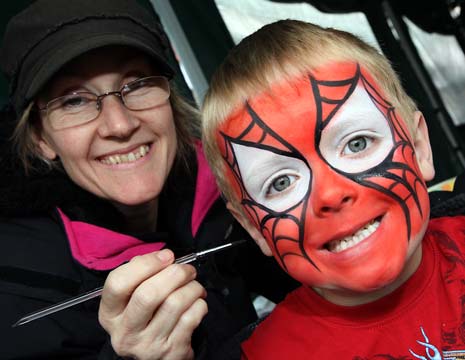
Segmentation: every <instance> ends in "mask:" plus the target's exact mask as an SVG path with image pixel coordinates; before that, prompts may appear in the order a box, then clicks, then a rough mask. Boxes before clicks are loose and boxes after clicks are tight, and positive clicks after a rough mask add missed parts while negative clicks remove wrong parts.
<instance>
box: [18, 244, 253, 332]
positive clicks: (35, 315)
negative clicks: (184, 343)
mask: <svg viewBox="0 0 465 360" xmlns="http://www.w3.org/2000/svg"><path fill="white" fill-rule="evenodd" d="M244 242H245V240H239V241H235V242H230V243H227V244H223V245H220V246H216V247H214V248H211V249H207V250H203V251H199V252H194V253H192V254H188V255H186V256H182V257H180V258H178V259H176V260H175V261H174V263H175V264H189V263H191V262H193V261H196V260H199V259H202V258H204V257H206V256H209V255H212V254H215V253H217V252H219V251H222V250H224V249H228V248H231V247H233V246H236V245H240V244H243V243H244ZM102 291H103V286H102V287H98V288H95V289H94V290H90V291H88V292H85V293H83V294H81V295H78V296H75V297H72V298H70V299H67V300H64V301H61V302H59V303H57V304H54V305H51V306H48V307H46V308H43V309H41V310H37V311H34V312H32V313H30V314H27V315H26V316H23V317H22V318H21V319H19V320H18V321H17V322H15V323H14V324H13V325H12V327H16V326H21V325H24V324H27V323H29V322H31V321H34V320H37V319H40V318H43V317H45V316H48V315H50V314H53V313H56V312H58V311H61V310H64V309H67V308H69V307H71V306H74V305H77V304H80V303H82V302H84V301H87V300H90V299H93V298H96V297H98V296H100V295H102Z"/></svg>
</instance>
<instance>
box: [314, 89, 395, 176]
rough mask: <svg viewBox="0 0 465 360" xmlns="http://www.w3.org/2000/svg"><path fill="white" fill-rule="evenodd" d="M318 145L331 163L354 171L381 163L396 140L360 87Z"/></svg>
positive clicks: (381, 114)
mask: <svg viewBox="0 0 465 360" xmlns="http://www.w3.org/2000/svg"><path fill="white" fill-rule="evenodd" d="M319 146H320V151H321V154H322V156H323V158H324V159H325V160H326V161H327V162H328V163H329V164H330V165H331V166H333V167H334V168H336V169H338V170H341V171H343V172H346V173H352V174H354V173H359V172H362V171H366V170H368V169H371V168H372V167H374V166H376V165H378V164H380V163H381V162H382V161H383V160H384V159H385V158H386V156H388V154H389V152H390V151H391V150H392V148H393V146H394V143H393V136H392V132H391V128H390V126H389V123H388V120H387V119H386V118H385V116H384V114H383V113H381V112H380V111H379V110H378V108H377V107H376V106H375V105H374V103H373V101H372V100H371V98H370V96H369V95H368V93H367V92H366V90H365V89H364V88H363V87H361V86H358V87H357V88H356V89H355V91H354V92H353V93H352V95H351V96H350V98H349V99H348V100H347V102H346V103H345V104H344V105H343V106H342V107H341V109H340V110H339V111H338V112H337V114H336V115H335V116H334V118H333V119H331V120H330V123H329V124H328V126H327V127H326V128H325V129H324V130H323V132H322V134H321V141H320V145H319Z"/></svg>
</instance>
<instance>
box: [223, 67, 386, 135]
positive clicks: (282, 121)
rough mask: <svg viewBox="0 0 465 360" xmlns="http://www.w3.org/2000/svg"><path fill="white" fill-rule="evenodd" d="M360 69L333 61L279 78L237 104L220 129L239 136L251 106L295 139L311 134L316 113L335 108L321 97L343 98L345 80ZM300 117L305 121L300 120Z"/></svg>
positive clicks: (247, 119) (273, 125)
mask: <svg viewBox="0 0 465 360" xmlns="http://www.w3.org/2000/svg"><path fill="white" fill-rule="evenodd" d="M357 69H358V64H357V63H355V62H334V63H329V64H325V65H323V66H320V67H318V68H316V69H313V70H311V71H309V72H308V73H306V74H301V75H298V76H295V77H293V78H290V79H284V80H283V81H281V82H280V81H278V82H276V83H274V84H272V85H271V87H270V88H269V89H267V90H265V91H262V92H260V93H258V94H256V95H254V96H251V97H249V99H248V101H247V103H244V104H242V105H240V106H239V107H237V108H236V109H235V110H234V111H233V112H232V113H231V114H230V115H229V116H228V117H227V118H226V119H225V121H224V122H223V123H222V124H221V126H220V127H219V130H220V132H222V133H225V134H227V135H228V136H230V137H233V138H234V137H237V136H239V135H240V134H241V133H242V132H243V131H244V130H245V129H247V127H248V126H249V125H250V121H251V114H250V111H249V110H248V107H250V108H252V109H253V110H254V112H255V113H256V114H257V116H258V117H259V119H260V121H263V122H264V123H265V124H266V126H268V127H270V128H271V129H276V130H277V131H279V133H281V134H285V136H286V139H288V140H292V138H293V137H301V136H302V135H303V134H307V136H308V135H309V134H311V133H312V129H313V131H314V129H315V128H314V125H315V121H316V119H317V116H318V115H322V114H321V113H323V117H324V113H328V112H331V111H332V110H333V109H334V107H332V106H331V104H330V103H329V105H325V107H324V108H322V107H321V103H322V102H321V101H320V99H321V98H324V97H325V96H330V97H331V98H332V99H343V98H344V96H346V94H347V90H348V87H349V86H350V83H347V84H345V82H346V81H347V80H348V79H352V78H353V77H354V75H355V74H356V72H357ZM361 72H362V73H363V75H364V77H365V78H367V79H369V81H370V84H371V86H372V87H373V88H374V89H375V91H377V92H378V93H379V94H383V91H381V89H380V88H379V86H378V85H377V84H376V83H375V82H374V80H373V77H372V76H371V75H370V74H369V72H368V71H367V70H366V69H364V68H363V67H362V68H361ZM310 76H312V77H313V78H315V79H316V80H317V81H318V82H319V85H318V89H316V88H315V89H314V88H312V83H311V82H310V81H309V77H310ZM318 113H320V114H318ZM299 119H301V120H304V121H298V120H299ZM291 120H292V121H291ZM257 136H259V135H258V134H257ZM251 141H253V139H251Z"/></svg>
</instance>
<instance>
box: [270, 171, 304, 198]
mask: <svg viewBox="0 0 465 360" xmlns="http://www.w3.org/2000/svg"><path fill="white" fill-rule="evenodd" d="M296 179H297V177H296V176H293V175H281V176H279V177H278V178H276V179H274V180H273V181H272V182H271V184H270V185H269V186H268V189H267V192H266V193H267V195H273V194H277V193H280V192H282V191H284V190H286V189H287V188H288V187H289V186H291V185H292V184H293V183H294V182H295V181H296Z"/></svg>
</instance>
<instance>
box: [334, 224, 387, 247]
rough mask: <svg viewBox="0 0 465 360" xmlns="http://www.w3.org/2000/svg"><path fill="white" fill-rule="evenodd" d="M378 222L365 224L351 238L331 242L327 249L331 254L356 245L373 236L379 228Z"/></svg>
mask: <svg viewBox="0 0 465 360" xmlns="http://www.w3.org/2000/svg"><path fill="white" fill-rule="evenodd" d="M379 223H380V222H379V220H373V221H371V222H370V223H368V224H366V225H365V226H364V227H363V228H361V229H360V230H358V231H357V232H356V233H355V234H353V235H351V236H346V237H345V238H343V239H342V240H333V241H331V242H330V243H329V244H328V245H327V249H328V250H329V251H331V252H333V253H338V252H341V251H344V250H346V249H348V248H351V247H353V246H355V245H357V244H358V243H359V242H360V241H362V240H364V239H366V238H367V237H368V236H370V235H371V234H373V233H374V232H375V231H376V229H377V228H378V226H379Z"/></svg>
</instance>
